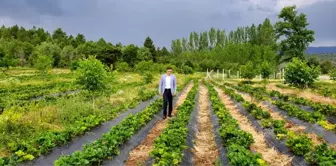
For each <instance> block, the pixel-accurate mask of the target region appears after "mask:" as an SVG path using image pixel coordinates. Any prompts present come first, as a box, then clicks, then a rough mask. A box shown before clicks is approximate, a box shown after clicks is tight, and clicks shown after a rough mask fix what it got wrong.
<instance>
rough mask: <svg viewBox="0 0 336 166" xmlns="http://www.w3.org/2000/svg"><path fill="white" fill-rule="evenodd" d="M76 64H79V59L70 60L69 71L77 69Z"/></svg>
mask: <svg viewBox="0 0 336 166" xmlns="http://www.w3.org/2000/svg"><path fill="white" fill-rule="evenodd" d="M78 65H79V61H73V62H71V64H70V70H71V71H75V70H77V68H78Z"/></svg>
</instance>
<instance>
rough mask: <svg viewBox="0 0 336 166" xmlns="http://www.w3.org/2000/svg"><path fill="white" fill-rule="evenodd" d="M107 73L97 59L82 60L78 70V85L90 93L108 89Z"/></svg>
mask: <svg viewBox="0 0 336 166" xmlns="http://www.w3.org/2000/svg"><path fill="white" fill-rule="evenodd" d="M106 78H107V71H106V68H105V66H104V65H103V64H102V63H101V62H100V61H99V60H97V59H96V58H95V57H89V58H88V59H84V60H81V61H80V62H79V66H78V69H77V80H76V81H77V83H78V84H80V85H82V86H83V88H84V89H86V90H88V91H98V90H102V89H104V88H105V87H106Z"/></svg>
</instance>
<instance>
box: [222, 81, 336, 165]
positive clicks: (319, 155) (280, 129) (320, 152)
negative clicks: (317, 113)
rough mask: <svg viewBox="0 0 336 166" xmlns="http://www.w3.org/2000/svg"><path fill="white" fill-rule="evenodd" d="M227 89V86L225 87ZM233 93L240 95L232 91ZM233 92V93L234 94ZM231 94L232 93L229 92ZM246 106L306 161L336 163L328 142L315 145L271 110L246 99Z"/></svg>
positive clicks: (333, 152) (323, 163) (334, 153)
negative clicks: (293, 130) (290, 128)
mask: <svg viewBox="0 0 336 166" xmlns="http://www.w3.org/2000/svg"><path fill="white" fill-rule="evenodd" d="M223 88H224V89H226V88H225V87H223ZM231 92H232V94H235V95H236V96H237V95H238V96H240V95H239V94H236V93H235V92H233V91H231ZM232 94H231V95H232ZM229 95H230V94H229ZM243 105H244V107H245V108H246V110H247V112H249V113H250V114H251V115H252V116H253V117H254V118H255V119H257V120H258V121H259V123H260V124H261V126H262V127H263V128H271V129H273V131H274V133H275V134H276V136H277V139H282V140H285V141H286V146H287V147H288V148H289V149H291V151H292V152H293V153H294V154H295V155H304V156H305V159H306V161H308V162H309V163H311V164H317V165H335V164H336V151H335V150H333V149H331V148H330V147H328V145H327V144H326V143H322V144H321V145H317V146H314V144H313V141H312V139H311V138H309V137H308V136H307V135H306V134H297V133H294V132H292V131H290V130H288V129H287V128H286V127H285V124H286V122H285V121H283V120H274V119H272V117H271V116H270V114H269V112H267V111H264V110H263V109H262V108H261V107H258V106H257V105H255V104H253V103H250V102H248V101H244V104H243Z"/></svg>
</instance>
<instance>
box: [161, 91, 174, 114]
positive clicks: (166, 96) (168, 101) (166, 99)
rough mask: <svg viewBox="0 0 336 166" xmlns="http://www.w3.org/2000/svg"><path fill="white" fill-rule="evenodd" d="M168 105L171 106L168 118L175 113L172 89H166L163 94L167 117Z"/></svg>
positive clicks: (164, 109) (164, 111)
mask: <svg viewBox="0 0 336 166" xmlns="http://www.w3.org/2000/svg"><path fill="white" fill-rule="evenodd" d="M167 104H168V105H169V111H168V116H170V115H171V113H172V111H173V95H172V93H171V90H170V89H165V91H164V93H163V116H167Z"/></svg>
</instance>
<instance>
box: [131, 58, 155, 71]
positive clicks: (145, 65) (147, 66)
mask: <svg viewBox="0 0 336 166" xmlns="http://www.w3.org/2000/svg"><path fill="white" fill-rule="evenodd" d="M154 69H155V64H154V63H153V61H141V62H139V63H138V64H136V65H135V71H136V72H138V73H143V72H152V71H154Z"/></svg>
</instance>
